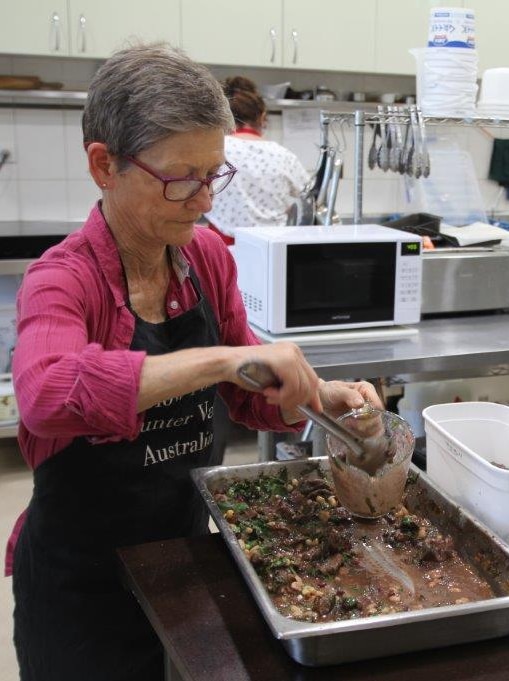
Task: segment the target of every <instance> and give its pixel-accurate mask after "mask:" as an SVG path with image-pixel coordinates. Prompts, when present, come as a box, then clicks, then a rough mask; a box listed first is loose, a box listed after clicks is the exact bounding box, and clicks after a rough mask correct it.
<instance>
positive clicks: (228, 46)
mask: <svg viewBox="0 0 509 681" xmlns="http://www.w3.org/2000/svg"><path fill="white" fill-rule="evenodd" d="M282 14H283V6H282V0H256V2H247V0H235V1H234V2H232V0H214V1H213V2H210V0H182V47H183V48H184V50H185V51H186V52H187V54H188V55H189V56H190V57H192V58H193V59H196V60H197V61H199V62H205V63H208V64H226V65H234V66H237V65H239V66H240V65H242V66H281V64H282V44H283V42H282V25H283V23H282Z"/></svg>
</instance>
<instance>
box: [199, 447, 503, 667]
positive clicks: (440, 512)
mask: <svg viewBox="0 0 509 681" xmlns="http://www.w3.org/2000/svg"><path fill="white" fill-rule="evenodd" d="M310 467H314V468H317V467H318V468H319V469H321V471H322V472H324V473H325V474H327V475H328V474H329V464H328V460H327V458H326V457H316V458H312V459H308V460H305V461H302V460H301V461H288V462H281V461H275V462H268V463H259V464H248V465H243V466H215V467H212V468H198V469H195V470H194V471H192V477H193V480H194V483H195V484H196V486H197V488H198V489H199V491H200V493H201V495H202V496H203V499H204V500H205V502H206V504H207V506H208V508H209V510H210V514H211V515H212V518H213V519H214V522H215V523H216V525H217V527H218V528H219V530H220V532H221V533H222V535H223V538H224V540H225V541H226V544H227V546H228V548H229V550H230V551H231V553H232V555H233V557H234V559H235V561H236V562H237V564H238V566H239V569H240V571H241V573H242V575H243V576H244V578H245V580H246V582H247V584H248V586H249V588H250V589H251V591H252V593H253V596H254V598H255V600H256V602H257V603H258V606H259V607H260V610H261V611H262V614H263V616H264V617H265V619H266V621H267V623H268V625H269V627H270V628H271V630H272V632H273V634H274V636H275V637H276V638H278V639H280V640H281V642H282V644H283V646H284V647H285V649H286V651H287V652H288V654H289V655H290V656H291V657H292V658H293V659H294V660H295V661H296V662H299V663H301V664H304V665H310V666H321V665H330V664H339V663H342V662H349V661H354V660H362V659H368V658H373V657H382V656H386V655H394V654H398V653H406V652H410V651H414V650H425V649H429V648H438V647H442V646H449V645H452V644H456V643H466V642H470V641H480V640H483V639H488V638H496V637H498V636H505V635H506V634H509V596H508V594H509V546H507V545H506V544H504V543H503V542H502V541H501V540H500V539H498V538H497V537H496V536H495V535H493V534H492V533H491V532H490V531H489V530H488V528H486V527H485V526H484V525H483V524H482V523H480V522H479V521H478V520H477V519H475V518H474V517H473V516H472V515H470V514H469V513H468V512H467V511H464V510H463V509H462V508H460V507H459V506H458V505H457V504H455V503H454V502H453V501H452V500H451V499H450V498H449V497H447V496H446V495H444V494H443V493H442V492H441V491H439V490H438V489H437V488H436V487H435V486H434V485H433V484H432V483H431V481H430V480H429V478H428V477H427V476H426V475H424V474H423V473H422V472H421V471H420V470H419V469H417V468H416V467H415V466H412V468H411V472H410V474H411V475H413V476H414V477H415V476H417V479H416V482H415V484H412V485H409V486H408V489H409V492H408V497H407V500H406V506H407V507H408V509H409V510H410V511H411V512H416V513H421V514H423V515H424V516H426V517H427V518H428V519H429V520H430V521H431V522H432V523H433V524H435V525H436V526H437V527H439V528H440V529H441V530H442V531H443V532H447V533H448V534H451V535H452V536H453V537H454V538H455V540H457V541H456V548H457V550H459V551H460V552H461V554H462V555H463V557H464V558H466V559H467V560H468V561H469V562H471V563H472V564H474V565H476V566H477V565H478V562H479V561H477V562H475V561H474V556H477V557H479V556H480V555H482V558H483V559H482V561H481V562H482V565H484V566H485V569H484V570H483V572H481V574H482V575H483V576H484V577H485V578H487V579H488V580H489V581H490V583H491V584H492V586H493V587H494V589H495V593H496V594H497V596H496V597H495V598H492V599H490V600H484V601H478V602H475V603H466V604H462V605H453V606H444V607H439V608H428V609H424V610H414V611H410V612H400V613H393V614H388V615H377V616H374V617H363V618H359V619H354V620H347V621H340V622H327V623H316V624H314V623H308V622H298V621H295V620H292V619H290V618H287V617H284V616H283V615H281V614H280V613H279V612H278V611H277V610H276V608H275V607H274V605H273V604H272V601H271V599H270V596H269V594H268V593H267V591H266V590H265V588H264V586H263V584H262V582H261V580H260V579H259V577H258V575H257V574H256V572H255V570H254V569H253V567H252V565H251V563H250V562H249V560H248V559H247V558H246V556H245V555H244V553H243V551H242V549H241V548H240V546H239V544H238V542H237V539H236V537H235V534H234V533H233V532H232V530H231V529H230V527H229V525H228V523H227V521H226V520H225V519H224V517H223V514H222V512H221V511H220V509H219V507H218V506H217V504H216V502H215V501H214V498H213V496H212V495H213V493H214V491H216V490H217V489H219V488H220V487H222V486H223V485H224V483H225V481H229V480H234V479H235V480H239V479H240V480H242V479H248V480H249V479H253V478H255V477H257V476H258V475H260V474H261V473H264V474H266V475H271V474H274V473H276V472H277V471H279V470H280V469H281V468H287V469H288V474H289V477H291V478H293V477H298V476H299V475H300V474H301V473H303V472H304V471H307V470H309V469H310Z"/></svg>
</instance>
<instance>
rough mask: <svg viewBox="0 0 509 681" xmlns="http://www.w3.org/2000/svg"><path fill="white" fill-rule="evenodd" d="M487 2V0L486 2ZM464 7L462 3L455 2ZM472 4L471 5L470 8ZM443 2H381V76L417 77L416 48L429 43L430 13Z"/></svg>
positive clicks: (378, 46) (378, 27)
mask: <svg viewBox="0 0 509 681" xmlns="http://www.w3.org/2000/svg"><path fill="white" fill-rule="evenodd" d="M484 1H486V0H484ZM453 4H454V7H463V5H464V2H463V0H454V3H453ZM470 4H471V3H469V6H470ZM446 5H447V3H444V2H443V0H442V2H440V0H438V2H434V1H433V0H378V4H377V16H376V57H375V62H376V71H377V72H379V73H395V74H409V75H413V74H415V71H416V69H415V58H414V57H413V56H412V55H411V54H410V53H409V50H410V49H411V48H413V47H426V46H427V44H428V29H429V12H430V9H431V8H432V7H443V6H446Z"/></svg>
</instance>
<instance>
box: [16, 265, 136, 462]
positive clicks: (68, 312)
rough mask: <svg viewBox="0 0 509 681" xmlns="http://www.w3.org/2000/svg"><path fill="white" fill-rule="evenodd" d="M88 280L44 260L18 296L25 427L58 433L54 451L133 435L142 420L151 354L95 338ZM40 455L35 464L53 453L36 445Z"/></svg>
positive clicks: (19, 384) (46, 434)
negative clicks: (86, 439) (141, 394)
mask: <svg viewBox="0 0 509 681" xmlns="http://www.w3.org/2000/svg"><path fill="white" fill-rule="evenodd" d="M86 282H87V277H86V273H82V278H81V279H80V277H79V276H77V274H76V272H75V271H74V270H73V269H72V268H66V267H58V266H55V265H54V264H53V265H50V266H48V265H47V264H44V263H40V264H39V265H38V266H36V267H34V268H33V269H32V270H31V271H30V272H29V274H28V275H26V276H25V280H24V282H23V286H22V289H21V291H20V295H19V297H18V319H19V323H18V340H17V343H16V349H15V353H14V357H13V376H14V381H15V386H16V394H17V396H18V401H19V410H20V417H21V422H22V426H21V430H22V431H23V428H26V429H27V430H28V431H30V433H31V434H33V435H35V436H36V437H39V438H48V439H52V440H55V445H54V446H55V451H58V450H59V449H61V448H62V445H63V446H65V444H66V443H68V442H70V440H71V439H72V438H74V437H76V436H80V435H87V436H91V437H92V438H93V439H94V440H95V441H97V442H99V441H108V440H112V441H113V440H120V439H122V438H127V439H133V438H134V437H136V435H137V433H138V431H139V428H140V426H141V420H142V414H137V413H136V400H137V392H138V387H139V376H140V372H141V365H142V363H143V360H144V358H145V353H144V352H132V351H130V350H126V349H122V348H121V347H119V349H111V350H105V349H104V347H103V346H102V345H101V344H100V343H98V342H90V341H89V336H90V333H89V329H88V328H87V325H89V324H90V325H91V324H92V323H94V324H96V323H97V320H96V319H95V317H94V314H97V313H96V312H95V310H93V309H92V308H93V307H94V306H93V305H92V303H90V308H91V309H87V305H88V299H91V300H93V298H94V294H93V293H90V294H87V291H86V290H84V288H85V287H86ZM96 307H97V306H96ZM99 326H100V324H99ZM22 435H23V433H22ZM62 440H64V441H62ZM38 455H40V456H41V457H42V459H39V458H35V459H34V460H29V461H28V463H29V465H31V466H32V467H36V466H37V465H38V464H39V463H41V460H43V459H44V458H46V456H47V453H44V451H43V450H42V451H41V448H38Z"/></svg>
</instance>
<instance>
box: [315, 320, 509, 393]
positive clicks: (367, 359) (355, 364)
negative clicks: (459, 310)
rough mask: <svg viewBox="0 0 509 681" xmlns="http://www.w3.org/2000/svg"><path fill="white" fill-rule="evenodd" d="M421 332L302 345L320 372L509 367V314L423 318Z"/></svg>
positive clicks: (460, 373) (461, 371)
mask: <svg viewBox="0 0 509 681" xmlns="http://www.w3.org/2000/svg"><path fill="white" fill-rule="evenodd" d="M417 329H418V334H416V335H415V336H410V337H406V338H401V339H398V340H390V341H386V340H382V341H375V342H369V341H366V342H363V343H355V342H352V343H341V344H338V345H336V346H334V345H332V344H331V345H329V346H327V345H324V346H316V345H315V346H312V347H304V348H302V350H303V352H304V354H305V356H306V358H307V360H308V361H309V362H310V364H311V365H312V366H313V367H314V368H315V369H316V371H317V373H318V374H319V376H321V377H322V378H324V379H326V380H330V379H334V378H339V379H346V378H377V377H382V376H401V378H402V379H404V380H407V381H412V380H414V381H415V380H434V379H435V378H436V377H438V378H442V379H445V378H453V377H461V378H467V377H474V376H490V375H498V374H506V373H509V314H490V315H476V316H469V317H457V318H443V319H432V320H424V321H421V322H420V323H419V324H418V325H417Z"/></svg>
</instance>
